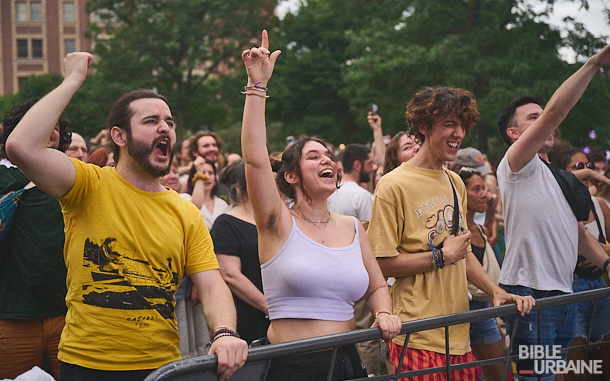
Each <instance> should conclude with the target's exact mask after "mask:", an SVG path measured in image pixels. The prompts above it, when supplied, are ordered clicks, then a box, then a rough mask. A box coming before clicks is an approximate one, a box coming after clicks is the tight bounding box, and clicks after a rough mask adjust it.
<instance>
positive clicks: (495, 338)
mask: <svg viewBox="0 0 610 381" xmlns="http://www.w3.org/2000/svg"><path fill="white" fill-rule="evenodd" d="M487 307H489V303H488V302H477V301H474V300H471V301H470V311H472V310H480V309H482V308H487ZM499 341H502V337H501V336H500V331H499V330H498V325H497V324H496V319H494V318H489V319H485V320H481V321H477V322H474V323H470V344H472V345H487V344H494V343H497V342H499Z"/></svg>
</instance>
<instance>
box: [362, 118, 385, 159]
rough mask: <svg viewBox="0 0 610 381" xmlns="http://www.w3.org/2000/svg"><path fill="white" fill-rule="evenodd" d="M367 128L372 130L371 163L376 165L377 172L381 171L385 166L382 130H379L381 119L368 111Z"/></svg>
mask: <svg viewBox="0 0 610 381" xmlns="http://www.w3.org/2000/svg"><path fill="white" fill-rule="evenodd" d="M366 119H367V121H368V122H369V126H370V127H371V130H373V144H372V145H371V152H372V154H373V161H374V162H375V163H376V164H377V165H378V168H379V169H378V170H379V171H383V167H384V165H385V149H386V147H385V143H384V142H383V130H382V129H381V117H380V116H379V115H378V114H373V113H372V112H371V111H369V113H368V115H367V117H366Z"/></svg>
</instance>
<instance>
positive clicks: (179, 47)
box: [87, 0, 276, 131]
mask: <svg viewBox="0 0 610 381" xmlns="http://www.w3.org/2000/svg"><path fill="white" fill-rule="evenodd" d="M275 6H276V1H265V2H260V1H252V0H154V1H149V0H124V1H116V0H90V1H89V2H88V3H87V9H88V11H90V12H94V13H95V14H97V15H98V18H99V20H100V21H99V22H98V23H96V24H94V25H93V26H92V28H91V30H90V33H91V36H92V37H93V38H94V39H95V40H96V45H95V50H94V52H95V54H96V55H97V56H99V58H100V59H99V61H98V63H97V65H96V68H97V70H98V72H99V74H100V75H101V76H102V77H104V78H105V79H106V81H107V82H114V83H121V84H123V86H124V87H125V88H127V89H133V88H138V87H149V88H152V87H155V88H157V89H158V90H159V92H161V93H162V94H164V95H166V96H167V97H168V100H169V101H170V106H171V107H172V110H173V114H174V118H175V119H176V121H177V123H178V125H180V126H183V127H186V128H185V130H184V131H188V130H192V129H193V128H194V129H197V128H198V126H202V125H210V121H211V120H212V119H214V118H210V117H209V115H210V114H209V112H207V111H214V107H211V108H208V109H207V110H205V111H206V112H204V113H202V112H201V111H202V107H201V106H200V103H199V102H201V101H209V98H213V97H215V96H216V95H217V94H208V95H206V94H203V93H202V92H203V90H204V89H206V88H207V89H209V88H210V87H211V86H212V87H213V84H212V85H206V82H207V81H213V80H214V78H216V77H219V76H225V75H230V74H231V73H233V72H234V70H235V67H241V66H240V65H241V60H240V59H239V57H240V53H241V51H242V50H243V49H244V48H245V47H247V46H250V45H251V44H252V40H253V38H255V36H259V35H260V25H267V24H269V23H272V22H273V17H274V16H273V10H274V9H275ZM108 35H111V36H112V37H111V38H105V36H108ZM204 109H205V108H204ZM196 126H197V127H196ZM224 126H226V124H225V125H224Z"/></svg>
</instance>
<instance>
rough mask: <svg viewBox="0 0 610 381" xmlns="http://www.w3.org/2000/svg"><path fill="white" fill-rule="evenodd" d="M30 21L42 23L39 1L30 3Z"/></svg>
mask: <svg viewBox="0 0 610 381" xmlns="http://www.w3.org/2000/svg"><path fill="white" fill-rule="evenodd" d="M30 20H32V21H42V4H41V3H40V1H32V2H31V3H30Z"/></svg>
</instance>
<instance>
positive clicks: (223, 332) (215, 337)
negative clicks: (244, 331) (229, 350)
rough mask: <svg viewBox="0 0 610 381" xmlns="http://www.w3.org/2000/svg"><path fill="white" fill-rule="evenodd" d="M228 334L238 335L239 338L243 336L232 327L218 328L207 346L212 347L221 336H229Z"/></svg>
mask: <svg viewBox="0 0 610 381" xmlns="http://www.w3.org/2000/svg"><path fill="white" fill-rule="evenodd" d="M228 336H233V337H237V338H238V339H240V338H241V337H240V336H239V334H238V333H237V332H235V331H233V330H232V329H229V328H218V329H217V330H216V331H214V333H213V334H212V340H211V341H210V342H208V343H207V344H206V345H205V347H206V348H210V347H211V346H212V344H213V343H214V342H215V341H216V340H218V339H220V338H221V337H228Z"/></svg>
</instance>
